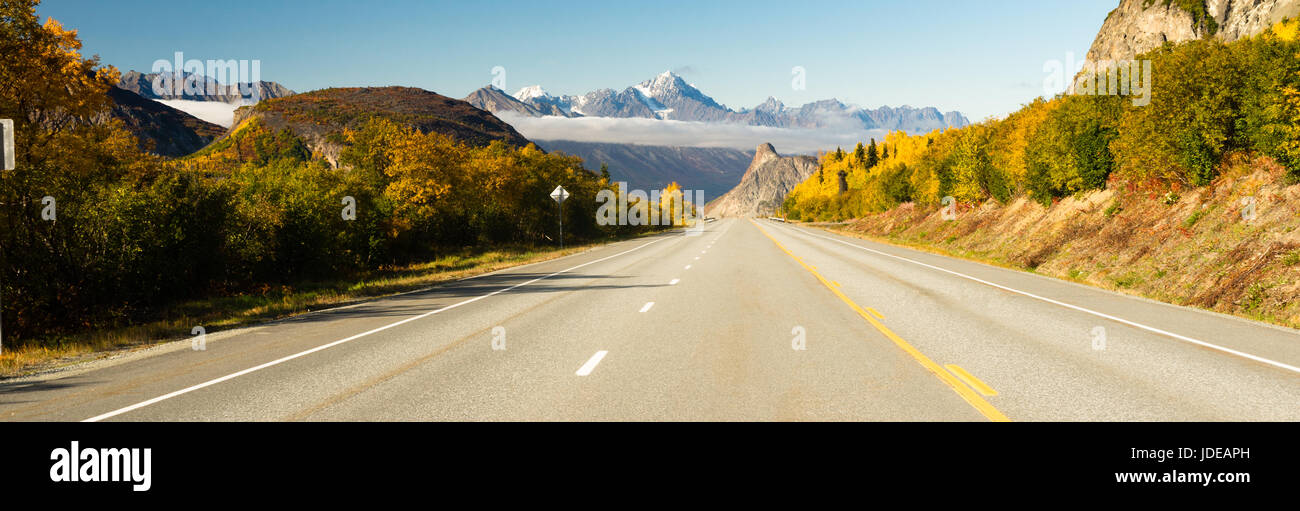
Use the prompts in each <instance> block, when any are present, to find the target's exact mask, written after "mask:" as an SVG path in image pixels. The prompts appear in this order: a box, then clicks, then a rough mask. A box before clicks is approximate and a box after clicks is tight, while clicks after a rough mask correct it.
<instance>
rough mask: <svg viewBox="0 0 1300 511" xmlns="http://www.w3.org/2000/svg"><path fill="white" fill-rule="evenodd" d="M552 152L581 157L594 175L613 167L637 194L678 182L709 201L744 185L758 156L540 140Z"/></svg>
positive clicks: (714, 150) (727, 150) (729, 151)
mask: <svg viewBox="0 0 1300 511" xmlns="http://www.w3.org/2000/svg"><path fill="white" fill-rule="evenodd" d="M536 142H537V145H538V146H540V147H541V148H542V149H545V150H546V151H548V152H561V153H564V154H568V155H572V156H578V157H580V158H582V161H583V162H584V164H585V165H586V167H587V168H588V169H590V170H599V169H600V166H601V165H602V164H605V165H608V166H609V174H610V178H611V179H612V180H613V181H616V182H617V181H623V182H626V183H627V184H628V187H629V188H631V189H634V190H657V189H661V188H663V187H664V186H665V185H667V184H668V183H673V182H676V183H677V184H679V185H681V187H682V189H685V190H701V191H703V192H704V197H705V199H706V200H710V199H713V198H715V197H718V196H721V195H722V194H723V193H726V192H727V190H730V189H731V188H732V187H733V186H736V183H738V182H740V176H741V175H742V174H743V173H744V172H745V166H746V165H748V164H749V161H750V160H751V159H752V158H753V153H752V152H746V151H740V150H737V149H731V148H726V147H672V146H653V145H639V144H611V143H602V142H574V141H570V140H537V141H536Z"/></svg>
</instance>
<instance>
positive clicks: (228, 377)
mask: <svg viewBox="0 0 1300 511" xmlns="http://www.w3.org/2000/svg"><path fill="white" fill-rule="evenodd" d="M665 239H668V238H660V239H657V240H654V241H651V242H649V243H645V244H643V245H638V246H637V247H636V248H633V249H631V250H626V251H623V252H619V253H617V254H614V255H611V256H607V257H602V258H600V259H596V260H595V261H588V262H585V263H582V264H579V265H577V266H573V267H571V268H565V269H563V270H560V271H557V272H555V273H549V274H546V275H543V276H541V277H537V278H535V279H532V280H529V281H526V282H520V283H518V284H515V285H513V286H510V287H507V288H504V289H498V290H496V291H493V292H491V293H487V294H484V295H479V296H475V297H473V298H470V299H467V300H464V301H460V302H456V303H453V304H451V305H448V306H446V307H442V308H439V309H434V310H431V311H429V312H425V313H423V314H420V315H418V316H412V317H409V318H406V319H403V320H401V321H396V322H393V323H389V324H387V325H384V326H381V327H379V328H375V329H373V330H367V331H365V332H361V333H359V334H356V335H354V336H352V337H347V338H343V339H339V340H337V341H334V342H331V343H328V344H322V345H320V346H317V347H315V348H312V349H309V350H306V351H300V352H298V353H294V354H292V355H289V356H286V357H281V358H277V359H275V360H272V361H270V362H267V363H265V364H261V365H257V366H253V367H250V368H248V369H244V370H242V371H238V372H234V373H230V374H227V375H225V376H222V377H220V378H214V379H211V380H208V381H205V382H203V383H200V384H198V385H192V386H189V387H185V388H183V389H180V390H177V391H174V392H169V393H167V394H163V395H161V396H158V397H155V398H153V399H150V400H147V401H141V402H139V403H136V404H133V405H131V406H127V407H125V408H118V409H117V410H113V411H111V412H108V413H104V414H100V415H96V416H94V417H91V418H89V419H86V420H84V421H82V422H99V421H101V420H104V419H107V418H110V417H116V416H118V415H121V414H124V413H126V412H129V411H132V410H138V409H140V408H144V407H146V406H149V405H152V404H154V403H158V402H161V401H166V400H168V399H171V398H174V397H176V396H180V395H184V394H188V393H190V392H194V391H196V390H199V389H202V388H206V387H211V386H213V385H216V384H218V383H221V382H224V381H228V380H233V379H235V378H238V377H240V376H243V375H246V374H249V373H253V372H257V371H261V370H263V369H266V368H268V367H273V366H277V365H280V364H283V363H285V362H288V361H290V360H294V359H296V358H301V357H305V356H307V355H310V354H312V353H316V352H318V351H322V350H327V349H330V348H333V347H335V346H338V345H340V344H345V343H349V342H352V341H355V340H357V339H360V338H363V337H366V336H369V335H372V334H375V333H378V332H382V331H384V330H388V329H390V328H393V327H396V326H400V325H405V324H407V323H410V322H412V321H418V320H421V319H424V318H427V317H429V316H432V315H434V314H438V313H440V312H443V311H448V310H451V309H455V308H457V307H460V306H462V305H467V304H471V303H474V302H477V301H479V300H482V299H484V298H489V297H492V296H496V295H499V294H501V293H508V292H510V291H513V290H515V289H518V288H521V287H524V286H527V285H529V284H532V283H534V282H540V281H542V280H546V279H548V278H551V277H554V276H556V275H560V274H563V273H568V272H571V271H573V270H577V269H579V268H584V267H587V266H591V265H593V264H596V263H600V262H603V261H608V260H610V259H613V258H615V257H618V256H621V255H624V254H630V253H632V252H635V251H637V250H641V249H643V248H645V247H648V246H650V245H654V244H655V243H659V242H660V241H663V240H665ZM601 356H604V355H601Z"/></svg>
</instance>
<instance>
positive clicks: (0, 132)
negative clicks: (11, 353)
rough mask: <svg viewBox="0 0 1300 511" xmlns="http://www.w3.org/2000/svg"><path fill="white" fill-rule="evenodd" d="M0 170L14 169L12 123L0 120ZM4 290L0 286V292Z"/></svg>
mask: <svg viewBox="0 0 1300 511" xmlns="http://www.w3.org/2000/svg"><path fill="white" fill-rule="evenodd" d="M0 169H2V170H13V169H14V121H13V119H0ZM3 289H4V288H3V287H2V286H0V290H3ZM3 319H4V304H3V302H0V353H4V338H5V336H4V321H3Z"/></svg>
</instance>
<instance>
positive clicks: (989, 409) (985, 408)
mask: <svg viewBox="0 0 1300 511" xmlns="http://www.w3.org/2000/svg"><path fill="white" fill-rule="evenodd" d="M749 223H751V224H754V227H757V228H758V230H759V231H761V232H762V233H763V235H764V236H767V239H769V240H772V243H775V244H776V246H777V248H780V249H781V251H783V252H785V253H786V255H788V256H790V257H791V258H793V259H794V260H795V261H798V262H799V264H800V265H801V266H803V268H804V269H805V270H808V272H809V273H812V274H813V276H814V277H817V280H818V281H820V282H821V283H822V285H824V286H826V289H829V290H831V292H832V293H835V296H838V297H839V298H840V300H843V301H844V303H846V304H848V306H849V307H850V308H852V309H853V311H854V312H857V313H858V315H859V316H862V319H865V320H867V323H870V324H871V326H873V327H876V330H879V331H880V333H882V334H884V335H885V337H886V338H888V339H889V340H890V341H893V342H894V344H895V345H897V346H898V347H899V348H902V350H903V351H904V352H905V353H907V354H908V355H911V356H912V358H913V359H915V360H916V361H917V362H919V363H920V364H921V366H922V367H924V368H926V369H927V370H929V371H930V372H931V373H933V374H934V375H935V376H937V377H938V378H939V379H940V380H941V381H943V382H944V383H946V384H948V386H949V387H951V388H952V389H953V390H954V391H956V392H957V395H959V396H961V398H962V399H965V400H966V402H967V403H970V405H971V406H973V407H975V409H976V410H978V411H979V412H980V413H982V414H984V416H985V417H988V418H989V420H991V421H994V422H1011V419H1010V418H1008V417H1007V416H1006V415H1003V414H1002V412H1000V411H998V409H997V408H994V407H993V404H992V403H989V402H988V401H986V400H985V399H984V398H983V397H981V396H980V395H979V394H977V393H975V391H974V390H971V388H970V387H967V386H966V385H965V384H964V383H962V381H961V380H959V379H957V377H955V376H953V375H952V373H949V372H948V371H945V370H944V369H943V367H940V366H939V364H937V363H935V362H934V361H933V360H930V357H927V356H925V354H924V353H921V351H920V350H918V349H916V348H915V347H913V346H912V345H911V344H909V343H908V342H907V341H905V340H903V338H902V337H899V336H898V334H895V333H894V331H893V330H890V329H889V328H887V327H886V326H885V325H884V324H883V323H881V322H880V321H879V320H877V319H876V318H875V317H873V316H872V315H871V314H870V313H868V312H867V311H866V310H864V309H863V308H862V307H859V306H858V304H857V303H854V302H853V300H852V299H850V298H849V297H848V296H845V294H844V293H843V292H841V291H840V290H839V289H836V288H835V286H834V285H833V284H831V282H830V281H829V280H826V277H823V276H822V274H820V273H818V272H817V269H816V268H814V267H812V266H809V265H808V263H805V262H803V260H802V259H799V257H798V256H795V255H794V252H791V251H790V249H788V248H785V245H782V244H781V242H779V241H777V240H776V238H773V237H772V235H771V234H768V233H767V230H766V229H764V228H763V226H761V225H758V223H757V222H755V221H753V220H752V219H751V220H750V221H749ZM977 381H978V380H977ZM990 390H992V389H990Z"/></svg>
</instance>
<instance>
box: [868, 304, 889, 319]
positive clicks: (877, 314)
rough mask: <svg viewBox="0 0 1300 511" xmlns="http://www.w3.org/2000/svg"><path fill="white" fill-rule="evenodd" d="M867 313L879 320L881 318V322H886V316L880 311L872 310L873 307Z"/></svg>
mask: <svg viewBox="0 0 1300 511" xmlns="http://www.w3.org/2000/svg"><path fill="white" fill-rule="evenodd" d="M867 312H870V313H872V314H874V315H875V316H876V317H877V318H880V320H881V321H884V320H885V315H884V314H881V313H880V311H878V310H876V309H873V308H871V307H867Z"/></svg>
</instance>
